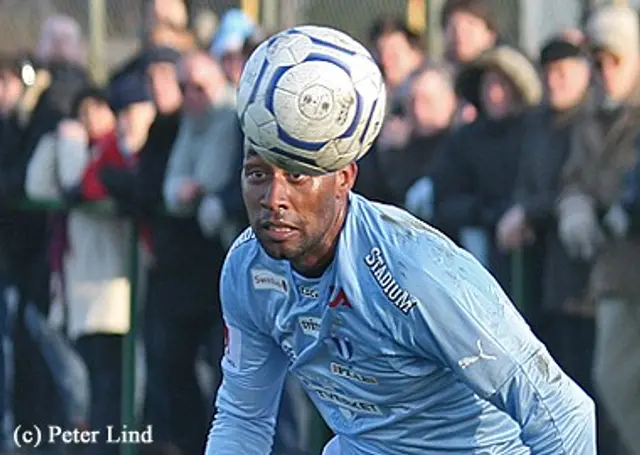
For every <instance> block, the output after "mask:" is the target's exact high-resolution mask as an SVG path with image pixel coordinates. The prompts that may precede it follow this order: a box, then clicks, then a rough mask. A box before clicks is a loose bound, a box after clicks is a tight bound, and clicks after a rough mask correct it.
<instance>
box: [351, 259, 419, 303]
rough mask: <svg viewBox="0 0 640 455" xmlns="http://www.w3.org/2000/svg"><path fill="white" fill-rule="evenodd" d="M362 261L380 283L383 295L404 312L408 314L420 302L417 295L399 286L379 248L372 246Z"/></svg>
mask: <svg viewBox="0 0 640 455" xmlns="http://www.w3.org/2000/svg"><path fill="white" fill-rule="evenodd" d="M364 262H365V264H367V266H368V267H369V271H370V272H371V274H372V275H373V277H374V278H375V280H376V281H377V282H378V284H379V285H380V288H381V289H382V293H383V294H384V295H385V297H387V299H388V300H389V301H390V302H391V303H392V304H393V305H394V306H395V307H396V308H398V309H399V310H400V311H402V312H403V313H404V314H409V312H410V311H411V310H412V309H413V308H414V307H415V306H416V305H418V304H419V303H420V301H419V300H418V298H417V297H415V296H413V295H411V294H410V293H409V292H408V291H407V290H405V289H402V287H400V285H399V284H398V282H397V281H396V279H395V278H394V277H393V275H392V274H391V271H390V270H389V268H388V266H387V264H386V262H385V261H384V258H383V257H382V252H381V251H380V248H378V247H374V248H372V249H371V251H370V252H369V254H368V255H367V256H365V258H364Z"/></svg>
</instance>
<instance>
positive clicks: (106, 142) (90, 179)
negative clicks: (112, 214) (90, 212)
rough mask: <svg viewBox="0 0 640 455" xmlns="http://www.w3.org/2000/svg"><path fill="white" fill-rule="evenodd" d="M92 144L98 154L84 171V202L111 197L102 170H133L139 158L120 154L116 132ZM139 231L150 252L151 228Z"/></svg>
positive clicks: (82, 189)
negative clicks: (109, 168)
mask: <svg viewBox="0 0 640 455" xmlns="http://www.w3.org/2000/svg"><path fill="white" fill-rule="evenodd" d="M91 142H92V143H93V145H94V148H95V150H96V152H97V154H96V156H95V157H94V158H92V159H91V161H90V162H89V165H88V166H87V167H86V169H85V170H84V175H83V176H82V182H81V184H80V187H81V188H80V189H81V193H82V197H83V199H84V200H87V201H100V200H104V199H106V198H108V197H109V192H108V191H107V188H106V187H105V186H104V184H103V183H102V180H101V178H100V173H101V172H102V170H103V169H104V168H105V167H107V166H109V167H115V168H119V169H131V168H133V167H134V166H135V165H136V164H137V156H135V155H133V156H125V155H123V154H122V153H121V152H120V149H119V146H118V138H117V135H116V132H115V130H113V131H111V132H109V133H107V134H105V135H104V136H102V137H100V138H97V139H95V140H92V141H91ZM139 231H140V236H141V238H142V241H143V243H144V245H145V246H146V247H147V248H148V249H149V250H150V249H151V231H150V230H149V226H146V225H141V226H140V227H139Z"/></svg>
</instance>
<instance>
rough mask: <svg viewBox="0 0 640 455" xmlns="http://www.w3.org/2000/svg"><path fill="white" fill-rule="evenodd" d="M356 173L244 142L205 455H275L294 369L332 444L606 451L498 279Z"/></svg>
mask: <svg viewBox="0 0 640 455" xmlns="http://www.w3.org/2000/svg"><path fill="white" fill-rule="evenodd" d="M356 175H357V165H356V164H355V163H352V164H350V165H348V166H346V167H345V168H343V169H341V170H339V171H337V172H334V173H331V174H327V175H323V176H317V177H312V176H307V175H300V174H295V173H290V172H287V171H286V170H285V169H281V168H278V167H275V166H274V165H272V164H270V163H269V162H268V161H267V160H265V159H264V158H263V157H261V155H260V154H259V153H257V152H256V151H255V150H253V149H252V148H251V146H249V145H247V147H246V150H245V156H244V167H243V174H242V184H243V196H244V200H245V205H246V208H247V212H248V215H249V219H250V223H251V227H250V228H249V229H247V230H246V231H245V232H244V233H243V234H242V235H241V236H240V237H239V238H238V239H237V240H236V241H235V243H234V245H233V246H232V248H231V250H230V251H229V254H228V256H227V258H226V262H225V265H224V268H223V272H222V277H221V280H222V283H221V289H222V290H221V294H222V295H221V297H222V305H223V313H224V319H225V323H226V330H227V346H226V352H225V356H224V359H223V362H222V364H223V365H222V366H223V371H224V378H223V383H222V386H221V388H220V391H219V393H218V400H217V409H218V412H217V414H216V416H215V418H214V421H213V425H212V429H211V432H210V435H209V440H208V446H207V451H206V453H207V454H208V455H237V454H242V455H254V454H255V455H268V454H269V453H270V448H271V444H272V438H273V433H274V425H275V421H276V413H277V410H278V404H279V400H280V395H281V390H282V387H283V381H284V379H285V374H286V372H287V370H288V371H290V372H292V373H293V374H294V375H296V376H297V377H298V378H299V379H300V380H301V381H302V384H303V385H304V387H305V389H306V391H307V392H308V394H309V396H310V398H311V400H312V401H313V402H314V404H315V405H316V406H317V408H318V410H319V412H320V413H321V414H322V416H323V418H324V419H325V420H326V422H327V423H328V425H329V426H330V427H331V429H332V430H333V431H334V433H335V434H336V437H335V438H334V439H333V440H332V441H331V442H330V443H329V445H328V446H327V447H326V448H325V453H326V454H341V455H356V454H358V455H359V454H362V455H365V454H366V455H374V454H375V455H380V454H406V455H411V454H420V455H422V454H426V453H429V454H441V453H455V454H480V453H483V454H488V453H495V454H509V455H519V454H537V455H542V454H550V455H560V454H568V455H591V454H595V453H596V449H595V430H594V427H595V417H594V405H593V402H592V401H591V399H590V398H589V397H588V396H587V395H586V394H585V393H584V392H583V391H582V390H581V389H580V388H579V387H578V386H577V385H576V384H575V383H574V382H573V381H572V380H571V379H569V377H567V376H566V375H565V373H563V372H562V371H561V369H560V368H559V367H558V365H557V364H556V362H555V361H554V360H553V359H552V358H551V357H550V356H549V354H548V352H547V350H546V349H545V347H544V346H543V345H542V344H541V343H540V342H539V341H538V340H537V339H536V338H535V336H534V335H533V334H532V332H531V330H530V329H529V327H528V326H527V324H526V323H525V321H524V320H523V319H522V317H521V316H520V314H519V313H518V312H517V310H516V309H515V307H514V306H513V304H512V303H511V302H510V301H509V300H508V298H507V297H506V296H505V294H504V293H503V291H502V290H501V289H500V288H499V286H498V285H497V284H496V282H495V281H494V279H493V278H492V277H491V276H490V275H489V273H488V272H486V271H485V270H484V269H483V268H482V266H481V265H479V264H478V262H476V261H475V260H474V259H473V258H472V257H471V256H470V255H469V254H467V253H466V252H465V251H463V250H461V249H459V248H458V247H456V246H455V245H454V244H453V243H452V242H451V241H449V240H448V239H447V238H445V237H444V236H443V235H442V234H440V233H438V232H437V231H436V230H434V229H432V228H430V227H429V226H427V225H426V224H424V223H422V222H420V221H419V220H417V219H416V218H413V217H412V216H411V215H409V214H408V213H406V212H405V211H403V210H400V209H398V208H394V207H391V206H386V205H381V204H377V203H373V202H370V201H368V200H366V199H364V198H362V197H360V196H358V195H356V194H354V193H352V192H351V189H352V187H353V184H354V181H355V179H356Z"/></svg>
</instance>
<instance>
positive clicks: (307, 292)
mask: <svg viewBox="0 0 640 455" xmlns="http://www.w3.org/2000/svg"><path fill="white" fill-rule="evenodd" d="M298 291H300V294H301V295H302V296H303V297H309V298H310V299H317V298H318V297H319V295H320V294H319V293H318V291H317V290H316V289H313V288H308V287H306V286H299V287H298Z"/></svg>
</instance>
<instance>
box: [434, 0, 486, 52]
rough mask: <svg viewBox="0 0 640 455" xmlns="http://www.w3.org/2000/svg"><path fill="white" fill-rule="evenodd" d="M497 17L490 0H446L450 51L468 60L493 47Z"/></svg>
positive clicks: (443, 18) (444, 14)
mask: <svg viewBox="0 0 640 455" xmlns="http://www.w3.org/2000/svg"><path fill="white" fill-rule="evenodd" d="M494 18H495V15H494V14H493V12H492V10H491V7H490V5H489V2H488V1H487V0H447V2H446V3H445V5H444V7H443V9H442V16H441V22H442V28H443V30H444V35H445V47H446V51H447V55H449V56H450V57H451V58H452V59H453V61H455V62H456V63H461V64H465V63H468V62H470V61H472V60H473V59H475V58H476V57H477V56H479V55H480V54H481V53H482V52H484V51H486V50H487V49H489V48H491V47H493V46H494V45H495V44H496V40H497V39H498V34H497V27H496V24H495V22H494Z"/></svg>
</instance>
